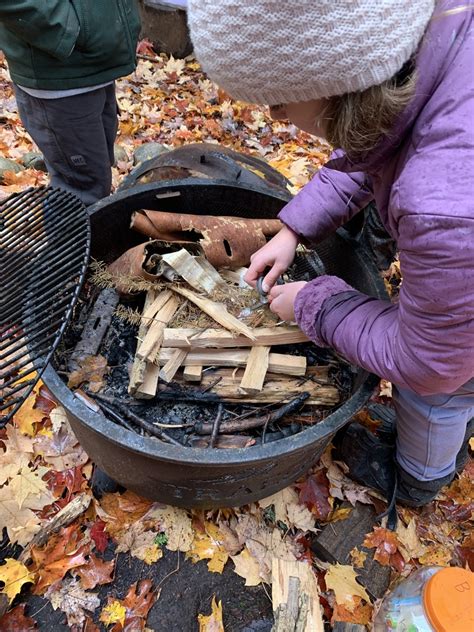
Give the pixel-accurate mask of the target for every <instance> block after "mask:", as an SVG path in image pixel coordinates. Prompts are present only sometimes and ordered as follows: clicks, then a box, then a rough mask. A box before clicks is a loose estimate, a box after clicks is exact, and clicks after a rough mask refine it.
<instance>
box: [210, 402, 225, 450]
mask: <svg viewBox="0 0 474 632" xmlns="http://www.w3.org/2000/svg"><path fill="white" fill-rule="evenodd" d="M223 412H224V404H219V406H218V407H217V415H216V418H215V419H214V424H213V426H212V433H211V441H210V443H209V447H210V448H215V446H216V441H217V435H218V434H219V426H220V425H221V419H222V413H223Z"/></svg>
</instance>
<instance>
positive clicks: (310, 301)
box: [295, 275, 355, 347]
mask: <svg viewBox="0 0 474 632" xmlns="http://www.w3.org/2000/svg"><path fill="white" fill-rule="evenodd" d="M348 291H352V292H354V291H355V290H354V288H353V287H351V286H350V285H349V284H347V283H346V282H345V281H343V280H342V279H340V278H339V277H336V276H329V275H323V276H320V277H318V278H317V279H313V280H312V281H310V282H309V283H307V284H306V285H305V286H304V287H303V288H302V289H301V290H300V291H299V292H298V294H297V295H296V299H295V317H296V322H297V323H298V326H299V328H300V329H301V330H302V331H303V332H304V333H305V334H306V335H307V336H308V338H310V339H311V340H312V341H313V342H314V343H315V344H316V345H318V347H328V346H329V345H328V344H326V342H325V341H324V340H323V338H322V337H321V332H320V327H319V326H318V325H319V323H318V316H319V314H320V312H321V309H322V307H323V303H324V301H325V300H326V299H328V298H330V297H331V296H334V295H335V294H339V293H340V292H348Z"/></svg>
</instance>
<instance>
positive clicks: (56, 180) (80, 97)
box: [0, 0, 140, 205]
mask: <svg viewBox="0 0 474 632" xmlns="http://www.w3.org/2000/svg"><path fill="white" fill-rule="evenodd" d="M139 32H140V19H139V14H138V8H137V6H136V0H23V1H22V2H18V0H1V2H0V49H1V50H3V52H4V53H5V57H6V59H7V62H8V67H9V70H10V75H11V78H12V81H13V84H14V88H15V94H16V99H17V104H18V111H19V114H20V118H21V120H22V122H23V125H24V126H25V128H26V130H27V131H28V132H29V134H30V136H31V137H32V138H33V140H34V141H35V143H36V144H37V145H38V147H39V148H40V150H41V151H42V152H43V154H44V158H45V162H46V166H47V168H48V171H49V174H50V179H51V184H52V185H53V186H58V187H60V188H63V189H66V190H68V191H72V192H73V193H75V194H76V195H77V196H78V197H79V198H80V199H81V200H82V201H83V202H84V203H85V204H86V205H89V204H92V203H94V202H96V201H97V200H99V199H101V198H103V197H105V196H107V195H109V194H110V189H111V184H112V173H111V165H112V164H113V162H114V141H115V137H116V133H117V127H118V120H117V114H118V108H117V101H116V98H115V83H114V81H115V79H117V78H118V77H123V76H125V75H128V74H130V73H131V72H133V70H134V69H135V66H136V54H135V51H136V45H137V41H138V35H139Z"/></svg>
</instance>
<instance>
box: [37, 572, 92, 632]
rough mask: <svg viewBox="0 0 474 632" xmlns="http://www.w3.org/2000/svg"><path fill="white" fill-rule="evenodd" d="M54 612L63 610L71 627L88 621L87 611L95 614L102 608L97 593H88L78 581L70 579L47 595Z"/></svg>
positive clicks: (51, 588) (50, 589)
mask: <svg viewBox="0 0 474 632" xmlns="http://www.w3.org/2000/svg"><path fill="white" fill-rule="evenodd" d="M45 597H47V598H48V599H49V600H50V602H51V605H52V606H53V608H54V610H57V609H58V608H59V609H60V610H62V611H63V612H64V613H65V615H66V617H67V622H68V625H69V627H71V628H72V627H73V626H82V624H83V623H84V622H85V620H86V614H85V611H88V612H94V611H95V610H96V608H98V607H99V606H100V599H99V598H98V596H97V593H91V592H86V591H85V590H84V589H83V587H82V586H81V585H80V583H79V581H78V580H77V579H72V578H68V579H66V580H64V581H62V582H61V584H60V585H59V586H58V588H53V587H52V586H51V587H50V588H49V589H48V591H47V592H46V593H45Z"/></svg>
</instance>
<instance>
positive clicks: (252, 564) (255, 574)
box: [231, 547, 262, 586]
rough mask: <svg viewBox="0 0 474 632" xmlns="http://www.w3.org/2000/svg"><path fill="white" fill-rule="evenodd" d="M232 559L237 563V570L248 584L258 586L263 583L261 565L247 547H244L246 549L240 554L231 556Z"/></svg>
mask: <svg viewBox="0 0 474 632" xmlns="http://www.w3.org/2000/svg"><path fill="white" fill-rule="evenodd" d="M231 559H232V561H233V562H234V564H235V569H234V570H235V572H236V573H237V575H239V576H240V577H243V578H244V579H245V585H246V586H258V585H259V584H261V583H262V577H261V576H260V565H259V563H258V562H257V560H256V559H255V558H254V557H252V555H251V554H250V552H249V550H248V548H247V547H244V550H243V551H242V552H241V553H239V555H233V556H231Z"/></svg>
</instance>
